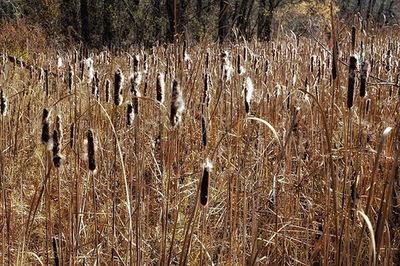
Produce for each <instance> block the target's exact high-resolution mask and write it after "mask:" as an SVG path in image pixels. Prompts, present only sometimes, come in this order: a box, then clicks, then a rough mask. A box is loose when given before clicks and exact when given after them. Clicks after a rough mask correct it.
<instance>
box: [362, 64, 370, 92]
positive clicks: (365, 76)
mask: <svg viewBox="0 0 400 266" xmlns="http://www.w3.org/2000/svg"><path fill="white" fill-rule="evenodd" d="M370 71H371V67H370V65H369V63H368V62H362V64H361V79H360V96H361V97H364V96H365V95H366V85H367V81H368V77H369V73H370Z"/></svg>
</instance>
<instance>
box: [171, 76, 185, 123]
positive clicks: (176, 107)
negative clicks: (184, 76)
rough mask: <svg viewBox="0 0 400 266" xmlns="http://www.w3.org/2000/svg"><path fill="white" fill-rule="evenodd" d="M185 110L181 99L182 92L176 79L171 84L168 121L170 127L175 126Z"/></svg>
mask: <svg viewBox="0 0 400 266" xmlns="http://www.w3.org/2000/svg"><path fill="white" fill-rule="evenodd" d="M183 111H185V103H184V101H183V97H182V92H181V90H180V87H179V83H178V81H177V80H174V82H173V84H172V98H171V114H170V123H171V126H172V127H175V126H177V125H178V124H179V123H180V122H181V121H182V113H183Z"/></svg>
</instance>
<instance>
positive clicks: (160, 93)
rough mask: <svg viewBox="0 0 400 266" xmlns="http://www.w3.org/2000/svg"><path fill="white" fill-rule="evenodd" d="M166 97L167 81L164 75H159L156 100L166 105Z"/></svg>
mask: <svg viewBox="0 0 400 266" xmlns="http://www.w3.org/2000/svg"><path fill="white" fill-rule="evenodd" d="M164 95H165V79H164V74H163V73H158V74H157V82H156V100H157V101H158V102H159V103H160V104H163V103H164V97H165V96H164Z"/></svg>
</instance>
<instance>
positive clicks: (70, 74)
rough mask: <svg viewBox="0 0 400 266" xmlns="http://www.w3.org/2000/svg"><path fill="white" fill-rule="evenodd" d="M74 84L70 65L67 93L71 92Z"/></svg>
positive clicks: (72, 70)
mask: <svg viewBox="0 0 400 266" xmlns="http://www.w3.org/2000/svg"><path fill="white" fill-rule="evenodd" d="M73 84H74V69H73V67H72V66H71V65H70V66H69V67H68V91H69V92H72V86H73Z"/></svg>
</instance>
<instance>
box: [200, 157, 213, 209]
mask: <svg viewBox="0 0 400 266" xmlns="http://www.w3.org/2000/svg"><path fill="white" fill-rule="evenodd" d="M212 167H213V165H212V164H211V162H210V161H209V160H208V159H206V162H205V163H204V165H203V175H202V177H201V184H200V203H201V205H203V206H205V205H207V202H208V198H209V197H208V183H209V179H210V172H211V170H212Z"/></svg>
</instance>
